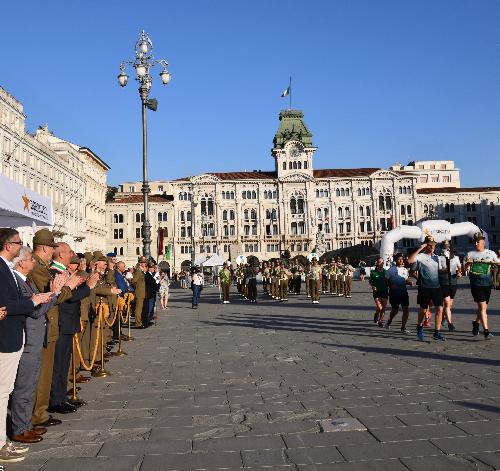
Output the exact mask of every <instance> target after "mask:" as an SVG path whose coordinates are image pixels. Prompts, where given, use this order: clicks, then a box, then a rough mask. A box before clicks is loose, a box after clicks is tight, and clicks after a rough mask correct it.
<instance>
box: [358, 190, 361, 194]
mask: <svg viewBox="0 0 500 471" xmlns="http://www.w3.org/2000/svg"><path fill="white" fill-rule="evenodd" d="M358 196H361V188H358Z"/></svg>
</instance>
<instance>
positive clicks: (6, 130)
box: [0, 87, 109, 252]
mask: <svg viewBox="0 0 500 471" xmlns="http://www.w3.org/2000/svg"><path fill="white" fill-rule="evenodd" d="M108 170H109V166H108V165H107V164H106V163H105V162H103V161H102V160H101V159H100V158H99V157H98V156H97V155H96V154H95V153H94V152H92V151H91V150H90V149H89V148H88V147H80V146H78V145H75V144H72V143H70V142H68V141H65V140H63V139H60V138H58V137H56V136H55V135H54V134H53V133H51V132H50V131H49V129H48V126H46V125H45V126H41V127H39V128H38V129H37V131H36V132H35V134H30V133H28V132H27V131H26V127H25V115H24V107H23V105H22V103H21V102H20V101H18V100H17V99H16V98H14V97H13V96H12V95H11V94H9V93H8V92H7V91H5V90H4V89H3V88H1V87H0V173H2V174H3V175H5V176H6V177H7V178H9V179H11V180H13V181H15V182H16V183H19V184H21V185H23V186H25V187H26V188H29V189H30V190H32V191H34V192H36V193H38V194H40V195H43V196H45V197H48V198H49V199H51V200H52V205H53V210H54V226H53V227H52V228H51V229H52V230H54V231H55V233H56V235H57V239H58V240H62V241H65V242H68V243H69V244H70V245H71V247H72V248H73V249H74V250H75V251H78V252H84V251H87V250H97V249H102V248H103V244H104V243H105V240H106V238H107V228H106V224H105V196H106V188H107V187H106V179H107V172H108ZM19 229H20V232H21V236H22V238H23V239H24V240H25V241H26V242H29V241H30V240H31V239H32V237H33V228H32V227H23V228H19Z"/></svg>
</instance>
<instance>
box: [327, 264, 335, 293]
mask: <svg viewBox="0 0 500 471" xmlns="http://www.w3.org/2000/svg"><path fill="white" fill-rule="evenodd" d="M336 290H337V274H336V273H335V261H334V260H332V263H330V265H328V292H329V293H330V294H331V295H333V296H336V295H337V291H336Z"/></svg>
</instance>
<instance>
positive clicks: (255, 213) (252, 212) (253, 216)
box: [250, 209, 257, 219]
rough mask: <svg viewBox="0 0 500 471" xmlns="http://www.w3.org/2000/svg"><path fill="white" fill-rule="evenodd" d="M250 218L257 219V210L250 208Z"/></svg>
mask: <svg viewBox="0 0 500 471" xmlns="http://www.w3.org/2000/svg"><path fill="white" fill-rule="evenodd" d="M250 219H257V211H255V209H252V211H251V212H250Z"/></svg>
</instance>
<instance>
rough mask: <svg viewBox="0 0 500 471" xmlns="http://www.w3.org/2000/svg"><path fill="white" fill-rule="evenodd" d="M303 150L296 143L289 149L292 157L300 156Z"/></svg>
mask: <svg viewBox="0 0 500 471" xmlns="http://www.w3.org/2000/svg"><path fill="white" fill-rule="evenodd" d="M301 152H302V148H301V147H300V146H299V145H298V144H294V145H293V146H291V147H290V150H289V152H288V153H289V155H290V157H292V158H296V157H298V156H299V155H300V154H301Z"/></svg>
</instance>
